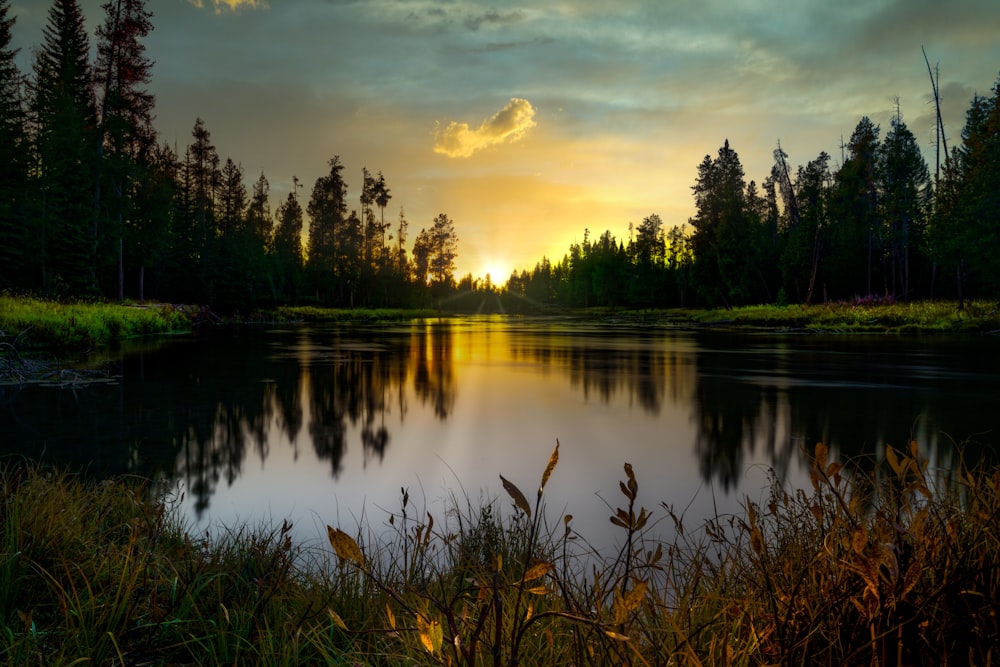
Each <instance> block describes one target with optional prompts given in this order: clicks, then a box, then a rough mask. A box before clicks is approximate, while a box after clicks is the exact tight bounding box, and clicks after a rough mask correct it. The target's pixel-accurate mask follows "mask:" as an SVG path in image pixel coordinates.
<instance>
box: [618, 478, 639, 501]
mask: <svg viewBox="0 0 1000 667" xmlns="http://www.w3.org/2000/svg"><path fill="white" fill-rule="evenodd" d="M618 488H619V489H621V490H622V495H624V496H625V497H626V498H628V499H629V500H635V496H633V495H632V492H631V491H629V490H628V487H627V486H625V482H618Z"/></svg>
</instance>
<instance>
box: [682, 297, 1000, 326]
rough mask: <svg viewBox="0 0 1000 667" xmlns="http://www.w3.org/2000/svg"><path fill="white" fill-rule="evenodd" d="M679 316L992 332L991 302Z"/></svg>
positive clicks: (842, 305) (996, 311)
mask: <svg viewBox="0 0 1000 667" xmlns="http://www.w3.org/2000/svg"><path fill="white" fill-rule="evenodd" d="M682 315H683V316H684V317H686V318H687V319H689V320H690V321H691V322H693V323H696V324H699V325H714V326H732V327H761V328H769V329H793V330H803V331H811V332H837V333H873V332H874V333H879V332H884V333H990V332H993V333H996V332H998V331H1000V306H998V304H997V303H996V302H995V301H968V302H966V303H965V307H964V308H962V309H961V310H960V309H959V308H958V302H957V301H911V302H898V303H873V302H870V301H862V302H838V303H827V304H817V305H811V306H806V305H801V304H799V305H791V306H746V307H742V308H735V309H733V310H721V309H719V310H690V311H683V313H682Z"/></svg>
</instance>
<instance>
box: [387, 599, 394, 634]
mask: <svg viewBox="0 0 1000 667" xmlns="http://www.w3.org/2000/svg"><path fill="white" fill-rule="evenodd" d="M385 616H386V618H388V619H389V627H390V628H392V629H393V630H395V629H396V615H395V614H393V613H392V608H391V607H390V606H389V603H388V602H386V603H385Z"/></svg>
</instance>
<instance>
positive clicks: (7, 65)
mask: <svg viewBox="0 0 1000 667" xmlns="http://www.w3.org/2000/svg"><path fill="white" fill-rule="evenodd" d="M9 14H10V3H9V1H8V0H0V287H23V286H27V285H29V284H30V283H29V282H28V280H27V279H26V278H27V277H26V276H25V270H26V269H27V268H28V266H27V265H28V262H29V260H28V257H29V248H30V246H29V233H28V229H27V228H26V225H27V218H26V210H25V205H26V194H27V186H28V162H27V159H26V154H27V148H28V146H27V134H26V117H25V113H24V105H23V91H24V87H23V77H22V75H21V72H20V71H19V70H18V68H17V63H16V60H15V59H16V57H17V53H18V49H12V48H10V43H11V39H12V35H11V28H12V27H13V26H14V21H15V17H12V16H9Z"/></svg>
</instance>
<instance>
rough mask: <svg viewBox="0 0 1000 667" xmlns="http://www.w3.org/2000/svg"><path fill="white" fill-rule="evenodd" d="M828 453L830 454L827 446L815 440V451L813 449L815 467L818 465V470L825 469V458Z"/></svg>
mask: <svg viewBox="0 0 1000 667" xmlns="http://www.w3.org/2000/svg"><path fill="white" fill-rule="evenodd" d="M829 454H830V450H829V449H828V448H827V446H826V445H825V444H823V443H822V442H817V443H816V451H815V455H816V467H818V468H819V469H820V470H823V469H825V468H826V459H827V456H829Z"/></svg>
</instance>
